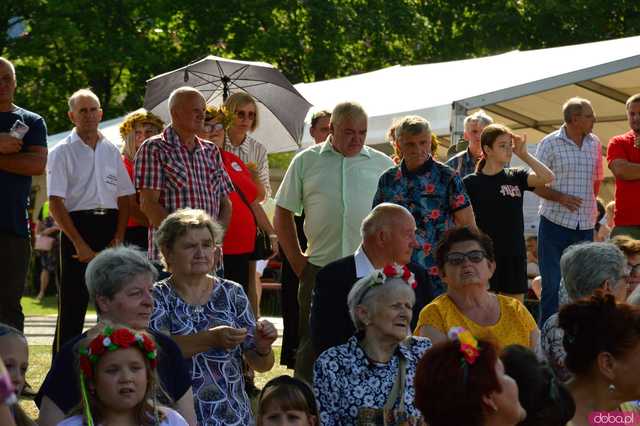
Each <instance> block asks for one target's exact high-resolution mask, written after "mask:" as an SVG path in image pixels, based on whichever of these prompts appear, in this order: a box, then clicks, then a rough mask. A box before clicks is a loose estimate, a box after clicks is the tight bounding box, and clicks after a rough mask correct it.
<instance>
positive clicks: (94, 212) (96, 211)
mask: <svg viewBox="0 0 640 426" xmlns="http://www.w3.org/2000/svg"><path fill="white" fill-rule="evenodd" d="M117 212H118V209H103V208H98V209H90V210H76V211H74V212H72V213H78V214H88V215H93V216H104V215H107V214H110V213H117Z"/></svg>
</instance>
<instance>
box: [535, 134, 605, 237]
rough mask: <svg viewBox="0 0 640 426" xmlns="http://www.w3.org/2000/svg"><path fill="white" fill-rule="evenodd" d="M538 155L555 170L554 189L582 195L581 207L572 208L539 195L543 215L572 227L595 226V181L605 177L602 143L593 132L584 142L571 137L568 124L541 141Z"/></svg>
mask: <svg viewBox="0 0 640 426" xmlns="http://www.w3.org/2000/svg"><path fill="white" fill-rule="evenodd" d="M536 158H538V159H539V160H540V161H541V162H543V163H544V164H545V165H546V166H547V167H549V168H550V169H551V170H552V171H553V173H554V174H555V176H556V178H555V180H554V181H553V182H552V183H551V184H550V187H551V188H552V189H555V190H556V191H560V192H562V193H564V194H569V195H573V196H576V197H580V198H582V204H581V205H580V208H579V209H578V210H577V211H575V212H571V211H569V209H567V208H566V207H564V206H562V205H561V204H560V203H558V202H555V201H551V200H545V199H544V198H541V199H540V210H539V213H540V215H541V216H544V217H545V218H547V219H548V220H549V221H551V222H553V223H555V224H556V225H560V226H564V227H565V228H569V229H580V230H588V229H593V227H594V226H595V223H596V217H597V216H598V208H597V206H596V197H595V195H594V193H593V184H594V182H596V181H601V180H602V179H603V177H604V172H603V169H602V145H601V144H600V140H599V139H598V137H597V136H596V135H594V134H593V133H589V134H588V135H587V136H585V137H584V139H583V141H582V146H578V145H576V143H575V142H574V141H573V140H571V139H569V137H568V136H567V132H566V127H565V126H562V127H561V128H560V129H559V130H556V131H555V132H553V133H550V134H548V135H547V136H546V137H545V138H544V139H542V140H541V141H540V143H538V147H537V148H536Z"/></svg>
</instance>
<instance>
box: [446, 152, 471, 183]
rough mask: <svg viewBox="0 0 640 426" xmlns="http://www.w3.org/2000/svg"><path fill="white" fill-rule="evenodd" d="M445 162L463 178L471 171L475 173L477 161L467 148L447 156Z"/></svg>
mask: <svg viewBox="0 0 640 426" xmlns="http://www.w3.org/2000/svg"><path fill="white" fill-rule="evenodd" d="M445 164H446V165H447V166H449V167H451V168H452V169H453V170H455V171H456V172H457V173H458V175H460V177H461V178H463V177H465V176H467V175H470V174H471V173H475V171H476V164H477V163H476V160H475V159H474V158H473V155H471V153H470V152H469V149H468V148H467V149H465V150H464V151H462V152H459V153H457V154H456V155H454V156H453V157H451V158H449V160H448V161H447V162H446V163H445Z"/></svg>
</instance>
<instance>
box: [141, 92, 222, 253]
mask: <svg viewBox="0 0 640 426" xmlns="http://www.w3.org/2000/svg"><path fill="white" fill-rule="evenodd" d="M168 103H169V111H170V113H171V124H170V125H169V126H167V127H166V128H165V129H164V131H163V132H162V133H161V134H159V135H156V136H153V137H151V138H150V139H148V140H146V141H145V142H144V143H143V144H142V146H141V147H140V150H139V151H138V153H137V154H136V158H135V175H136V179H135V183H136V188H137V189H138V190H139V191H140V209H141V210H142V212H143V213H144V214H145V215H146V216H147V218H149V224H150V225H151V226H149V258H150V259H151V260H153V261H154V262H156V263H159V260H160V256H159V251H158V247H156V245H155V244H154V239H153V237H154V236H153V232H154V229H157V228H158V227H159V226H160V224H161V223H162V221H163V220H164V218H165V217H167V216H168V215H169V214H171V213H173V212H175V211H176V210H179V209H182V208H187V207H189V208H192V209H202V210H204V211H205V212H207V213H208V214H209V216H211V218H212V219H214V220H215V221H217V222H218V223H219V224H221V225H222V226H223V227H224V228H225V229H226V228H227V226H228V225H229V220H230V219H231V202H230V201H229V197H228V194H229V193H230V192H232V191H233V185H232V183H231V179H230V178H229V175H228V174H227V172H226V171H225V168H224V165H223V163H222V157H221V155H220V151H219V150H218V147H217V146H216V145H215V144H212V143H209V142H206V141H204V140H203V139H200V138H199V137H198V136H197V133H198V132H199V131H201V130H202V127H203V126H204V115H205V108H206V104H205V100H204V97H203V96H202V93H200V92H199V91H198V90H197V89H194V88H193V87H187V86H185V87H180V88H178V89H176V90H174V91H173V92H172V93H171V95H170V96H169V101H168Z"/></svg>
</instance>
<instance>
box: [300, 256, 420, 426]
mask: <svg viewBox="0 0 640 426" xmlns="http://www.w3.org/2000/svg"><path fill="white" fill-rule="evenodd" d="M414 285H415V280H414V278H413V274H411V272H410V271H409V270H408V269H407V268H406V266H400V265H389V266H387V267H385V268H384V270H383V271H375V272H373V273H372V274H371V275H369V276H367V277H365V278H363V279H361V280H360V281H358V282H356V283H355V284H354V286H353V288H352V289H351V291H350V292H349V296H348V299H347V304H348V305H349V313H350V314H351V319H352V320H353V323H354V325H355V327H356V330H357V332H356V335H355V336H353V337H351V338H350V339H349V341H348V342H347V343H345V344H344V345H340V346H336V347H333V348H331V349H328V350H326V351H325V352H323V353H322V355H320V357H319V358H318V360H317V361H316V363H315V367H314V382H313V384H314V391H315V394H316V398H317V399H318V407H319V411H320V424H322V425H324V426H326V425H352V424H356V422H358V424H362V422H363V421H365V420H368V421H369V422H373V423H372V424H382V421H381V416H382V415H387V423H386V424H401V423H402V422H406V423H402V424H420V421H421V415H420V412H419V411H418V410H417V409H416V407H415V405H414V402H413V400H414V396H415V394H414V387H413V380H414V377H415V370H416V364H417V363H418V361H419V360H420V358H421V357H422V355H423V354H424V353H425V351H426V350H427V349H429V348H430V347H431V341H430V340H429V339H427V338H421V337H413V336H409V323H410V321H411V312H412V311H411V309H412V307H413V304H414V302H415V295H414V293H413V289H412V286H414ZM389 416H390V417H389ZM390 419H391V420H390ZM367 424H368V423H367Z"/></svg>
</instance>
